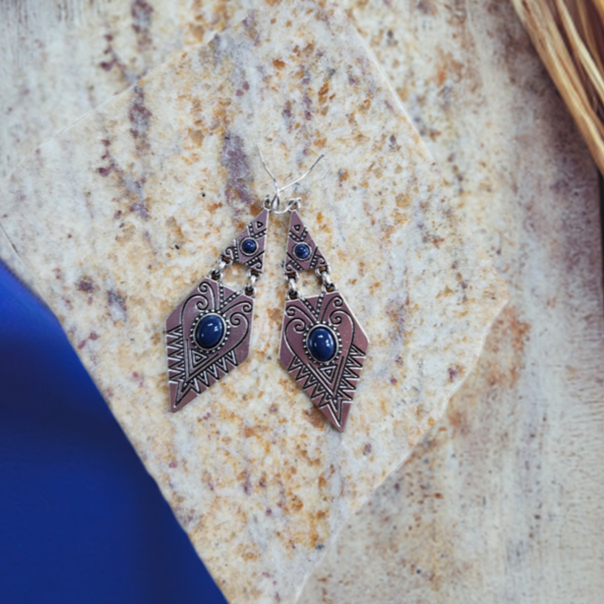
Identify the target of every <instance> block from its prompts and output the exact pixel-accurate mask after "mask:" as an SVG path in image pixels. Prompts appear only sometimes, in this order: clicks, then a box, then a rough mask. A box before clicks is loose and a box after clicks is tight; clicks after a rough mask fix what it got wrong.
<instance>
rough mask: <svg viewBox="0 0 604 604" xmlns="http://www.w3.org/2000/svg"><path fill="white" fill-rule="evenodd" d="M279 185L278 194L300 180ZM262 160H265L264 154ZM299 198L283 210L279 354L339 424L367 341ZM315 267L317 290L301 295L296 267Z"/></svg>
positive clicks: (337, 425) (347, 407)
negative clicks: (284, 295)
mask: <svg viewBox="0 0 604 604" xmlns="http://www.w3.org/2000/svg"><path fill="white" fill-rule="evenodd" d="M322 157H323V156H322V155H321V156H320V157H319V159H317V161H316V162H315V163H314V164H313V166H312V167H311V169H310V170H309V171H308V172H307V173H306V174H305V175H304V176H302V177H301V178H299V179H298V180H296V181H294V182H293V183H290V184H289V185H287V186H286V187H282V188H278V187H277V184H276V180H275V177H274V176H273V175H272V174H271V172H270V171H269V170H268V167H267V166H266V164H264V167H265V169H266V171H267V172H268V173H269V175H270V176H271V177H272V178H273V181H274V182H275V187H276V191H277V193H276V195H275V198H276V205H277V208H278V207H279V205H280V197H279V194H280V193H281V192H282V191H283V190H284V189H286V188H287V187H289V186H291V185H292V184H295V183H297V182H299V181H300V180H302V178H304V177H305V176H307V175H308V174H309V173H310V171H311V170H312V169H313V168H314V167H315V166H316V164H317V163H318V162H319V160H320V159H321V158H322ZM263 163H264V160H263ZM300 203H301V200H300V198H295V199H290V200H289V201H288V202H287V203H286V205H285V209H284V210H283V211H277V212H276V213H281V214H282V213H285V212H290V223H289V234H288V238H287V252H286V258H285V280H286V282H287V283H288V286H289V287H288V293H287V298H286V302H285V311H284V315H283V328H282V332H281V347H280V350H279V359H280V361H281V363H282V364H283V366H284V367H285V368H286V369H287V371H288V372H289V373H290V375H292V377H293V378H294V379H295V380H296V382H298V384H299V385H300V387H301V388H302V389H303V390H304V391H305V392H306V393H307V394H308V396H309V397H310V400H311V401H312V402H313V403H314V404H315V405H316V406H317V407H318V408H319V409H320V410H321V411H322V412H323V414H324V415H325V416H326V417H327V419H328V420H329V421H330V422H331V424H332V425H333V427H334V428H335V429H336V430H338V431H339V432H341V431H343V430H344V426H345V424H346V419H347V417H348V413H349V411H350V406H351V404H352V399H353V397H354V393H355V391H356V386H357V382H358V380H359V378H360V375H361V370H362V368H363V363H364V362H365V358H366V356H367V348H368V346H369V342H368V339H367V336H366V335H365V332H364V331H363V328H362V327H361V325H360V324H359V322H358V321H357V319H356V318H355V316H354V314H353V313H352V311H351V310H350V308H349V306H348V304H347V303H346V301H345V300H344V297H343V296H342V294H340V293H339V292H338V291H337V288H336V286H335V284H334V282H333V281H332V279H331V274H330V269H329V264H328V262H327V260H326V259H325V256H324V255H323V254H322V253H321V251H320V250H319V247H318V246H317V245H316V243H315V242H314V240H313V238H312V237H311V236H310V233H309V232H308V229H307V228H306V226H305V225H304V223H303V222H302V219H301V218H300V215H299V214H298V210H299V207H300ZM305 270H314V271H315V273H316V275H317V277H318V279H319V281H320V283H321V293H320V294H319V295H318V296H312V297H309V298H305V297H304V296H303V295H302V294H301V292H300V291H299V290H298V280H299V276H300V273H301V272H302V271H305Z"/></svg>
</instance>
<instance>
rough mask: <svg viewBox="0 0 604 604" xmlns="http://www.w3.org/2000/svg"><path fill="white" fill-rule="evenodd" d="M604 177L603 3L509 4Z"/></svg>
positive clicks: (545, 0) (537, 0) (549, 0)
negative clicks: (517, 16)
mask: <svg viewBox="0 0 604 604" xmlns="http://www.w3.org/2000/svg"><path fill="white" fill-rule="evenodd" d="M512 3H513V4H514V6H515V8H516V11H517V12H518V14H519V15H520V19H521V20H522V22H523V23H524V26H525V27H526V29H527V31H528V32H529V35H530V36H531V39H532V41H533V44H534V45H535V47H536V49H537V52H538V53H539V55H540V56H541V59H542V60H543V62H544V63H545V66H546V68H547V70H548V71H549V73H550V75H551V77H552V79H553V80H554V82H555V84H556V86H557V87H558V90H559V91H560V94H561V95H562V98H563V99H564V101H565V102H566V104H567V106H568V108H569V109H570V111H571V113H572V115H573V117H574V118H575V121H576V122H577V125H578V126H579V129H580V130H581V133H582V134H583V137H584V138H585V140H586V142H587V145H588V146H589V149H590V151H591V154H592V156H593V158H594V160H595V162H596V164H597V166H598V168H599V170H600V173H601V174H604V122H603V120H604V25H603V24H604V0H512Z"/></svg>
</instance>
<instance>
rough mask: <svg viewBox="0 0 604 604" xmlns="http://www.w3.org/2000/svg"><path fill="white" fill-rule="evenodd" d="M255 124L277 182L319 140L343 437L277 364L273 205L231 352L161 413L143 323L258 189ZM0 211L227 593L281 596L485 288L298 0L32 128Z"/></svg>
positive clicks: (352, 38) (347, 41)
mask: <svg viewBox="0 0 604 604" xmlns="http://www.w3.org/2000/svg"><path fill="white" fill-rule="evenodd" d="M258 142H260V143H261V144H262V147H263V149H264V151H265V155H266V157H267V159H268V161H269V163H270V165H271V166H272V167H273V168H274V170H275V171H276V172H277V174H278V176H279V177H280V178H281V179H282V180H283V181H287V180H288V179H291V178H292V177H295V176H296V175H298V174H299V173H300V172H302V171H303V170H304V168H305V167H307V166H308V165H309V163H310V162H311V161H312V159H314V157H315V156H316V155H317V154H318V153H319V152H324V153H325V154H326V159H325V160H324V161H323V162H322V163H321V165H320V168H317V170H316V171H315V172H314V173H313V175H312V177H311V178H309V179H308V180H307V181H305V182H304V183H303V185H301V186H300V187H299V189H298V192H299V193H300V194H301V195H302V196H303V198H304V200H305V203H304V205H303V214H302V215H303V217H304V220H305V222H306V224H307V225H308V226H309V228H310V229H311V231H312V232H313V235H314V238H315V240H316V241H317V243H319V245H320V246H321V249H322V251H323V253H324V254H325V255H326V256H327V258H328V259H329V260H330V261H331V263H332V269H333V276H334V278H335V279H336V281H337V282H338V284H339V286H340V288H341V290H342V292H343V293H344V294H345V296H346V298H347V300H348V301H349V303H350V305H351V307H352V308H353V309H354V310H355V312H356V315H357V317H358V318H359V320H360V321H361V323H362V324H363V326H364V328H365V330H366V332H367V334H368V335H369V338H370V342H371V344H370V346H371V348H370V355H369V358H368V360H367V362H366V365H365V368H364V371H363V376H362V379H361V382H360V384H359V389H358V390H357V394H356V397H355V402H354V404H353V408H352V411H351V413H350V415H349V418H348V424H347V428H346V431H345V432H344V433H343V434H338V433H337V432H335V431H334V430H332V429H331V428H329V427H328V426H327V425H326V424H325V422H323V421H322V419H321V416H320V414H317V413H316V412H315V411H314V410H313V407H312V405H311V403H310V402H309V401H308V399H307V398H306V396H305V395H304V394H303V393H302V392H300V391H299V390H298V388H297V387H296V385H295V383H294V382H293V380H291V378H290V377H289V376H288V375H287V374H286V373H285V371H283V369H282V368H281V367H280V366H279V364H278V359H277V349H278V342H279V326H280V323H281V313H282V307H283V302H284V298H285V287H284V286H283V281H282V277H281V268H280V262H281V259H282V254H281V253H280V250H282V248H283V245H284V242H285V234H286V218H285V217H281V218H280V219H275V220H273V221H272V222H273V229H272V232H271V233H270V235H269V237H270V239H269V244H268V256H267V266H266V273H265V275H264V276H263V279H262V282H261V286H260V289H259V296H258V299H257V307H256V316H255V327H254V335H253V339H252V346H253V350H254V352H253V354H252V356H251V358H250V360H249V361H248V362H247V363H246V364H245V365H242V366H241V367H240V368H238V369H237V372H236V373H233V374H231V375H229V376H228V377H227V378H226V379H224V380H222V381H221V382H220V383H218V384H216V385H215V386H213V387H212V389H210V390H209V391H208V392H206V393H204V394H203V395H202V397H199V400H197V401H195V402H193V403H191V404H189V405H188V406H187V407H185V408H184V409H183V410H182V411H180V412H179V413H177V414H171V413H170V412H169V403H168V395H167V384H166V356H165V351H164V341H163V340H164V338H163V323H164V321H165V318H166V316H167V315H168V314H169V312H170V311H171V310H172V308H173V307H174V306H175V305H176V304H177V303H178V302H179V301H180V299H181V298H182V296H183V295H184V294H186V293H187V292H188V291H189V290H190V288H191V286H192V285H193V284H194V283H195V282H196V281H198V280H199V279H201V278H202V277H203V276H204V275H205V274H207V272H208V271H209V270H210V269H211V268H212V266H213V264H214V263H215V260H216V258H217V256H218V254H219V252H220V250H221V249H223V248H224V247H225V246H226V245H228V243H229V242H230V240H231V239H232V237H233V236H234V235H236V234H237V232H238V231H239V230H241V228H242V227H243V226H244V225H245V223H246V222H247V221H248V220H249V219H250V218H251V216H252V215H253V214H254V212H255V211H258V209H259V207H260V200H261V198H262V197H263V195H264V194H265V193H267V192H269V191H270V188H271V187H270V182H269V180H268V178H267V177H266V175H265V174H264V173H263V171H262V169H261V165H260V159H259V157H258V154H257V151H256V143H258ZM0 216H1V217H2V224H3V227H4V229H5V231H6V233H7V235H8V238H9V240H10V242H11V243H12V244H13V245H14V246H15V248H16V250H17V251H18V252H19V254H20V257H21V259H22V260H23V262H24V263H25V265H26V266H27V268H28V269H29V270H30V272H31V273H32V274H33V275H35V278H36V283H37V284H38V286H39V288H40V290H41V292H42V294H43V296H44V298H45V299H46V300H47V301H48V303H49V305H50V306H51V308H52V309H53V310H54V312H55V313H56V314H57V316H58V317H59V319H60V320H61V322H62V324H63V326H64V328H65V330H66V332H67V333H68V335H69V337H70V339H71V341H72V343H73V344H74V347H75V348H76V349H77V350H78V353H79V355H80V356H81V358H82V360H83V362H84V364H85V365H86V367H87V368H88V370H89V371H90V373H91V375H92V377H93V378H94V379H95V381H96V383H97V385H98V386H99V388H100V390H101V392H102V393H103V394H104V396H105V398H106V399H107V401H108V403H109V405H110V407H111V408H112V410H113V412H114V413H115V415H116V417H117V419H118V421H119V422H120V423H121V425H122V426H123V428H124V430H125V431H126V433H127V435H128V437H129V438H130V439H131V441H132V442H133V444H134V446H135V447H136V449H137V451H138V452H139V455H140V456H141V457H142V459H143V461H144V463H145V465H146V467H147V468H148V469H149V471H150V472H151V474H152V475H153V476H154V477H155V479H156V480H157V481H158V484H159V486H160V488H161V489H162V492H163V493H164V495H165V497H166V498H167V500H168V501H169V502H170V504H171V505H172V507H173V509H174V511H175V513H176V515H177V517H178V519H179V521H180V522H181V524H182V525H183V527H184V528H185V530H187V532H188V534H189V536H190V538H191V540H192V541H193V544H194V545H195V547H196V549H197V551H198V552H199V553H200V555H201V557H202V558H203V560H204V562H205V563H206V565H207V566H208V569H209V570H210V572H211V573H212V574H213V576H214V577H215V579H216V580H217V582H218V584H219V586H220V587H221V588H222V589H223V591H224V593H225V595H226V596H227V598H229V600H230V601H232V602H250V601H254V602H275V601H281V602H293V601H294V600H295V599H296V597H297V595H298V593H299V591H300V589H301V586H302V584H303V581H304V578H305V576H306V575H307V573H308V572H310V571H311V570H312V569H313V568H314V566H315V565H316V564H317V562H318V561H319V560H320V559H321V558H322V557H323V554H324V552H325V550H326V549H327V548H328V546H329V545H330V543H331V541H332V540H333V537H334V536H335V535H336V534H337V532H338V530H339V529H340V527H341V526H342V525H343V523H344V522H345V521H346V519H347V518H348V517H349V515H350V513H351V512H352V511H354V510H356V509H357V508H358V507H359V506H360V505H361V504H362V503H363V502H364V501H365V500H366V499H367V497H368V496H369V495H370V494H371V493H372V492H373V490H374V489H375V487H376V486H377V485H379V484H380V483H381V482H382V481H383V480H384V478H385V477H386V476H387V475H388V474H389V473H390V472H391V471H392V470H393V469H395V468H396V466H397V465H398V464H399V463H400V462H401V461H402V460H403V459H404V458H405V456H406V455H407V454H408V453H409V451H410V449H411V447H412V446H413V445H414V444H415V443H416V442H417V439H418V438H419V436H420V435H421V434H422V432H424V431H425V430H426V429H427V428H428V427H429V426H431V425H433V424H434V422H435V421H436V420H437V419H438V418H439V417H440V416H441V415H442V413H443V411H444V408H445V405H446V402H447V400H448V398H449V397H450V395H451V393H452V392H454V391H455V390H456V389H457V388H458V387H459V385H460V384H461V383H462V382H463V380H464V379H465V377H466V376H467V374H468V373H469V371H470V370H471V368H472V367H473V365H474V364H475V362H476V359H477V357H478V353H479V351H480V349H481V347H482V343H483V341H484V337H485V335H486V332H487V330H488V328H489V326H490V324H491V322H492V320H493V318H494V317H495V316H496V315H497V313H498V312H499V310H500V309H501V307H502V305H503V303H504V302H505V298H506V296H505V291H504V288H503V286H502V283H501V281H500V280H499V278H498V277H497V275H496V273H495V271H494V269H493V266H492V263H491V262H490V260H489V259H488V258H487V256H486V255H485V254H484V252H483V251H482V250H481V248H480V247H479V246H477V245H476V244H475V243H474V241H473V239H472V238H471V237H469V236H468V232H467V229H466V228H465V227H464V225H463V224H462V223H461V222H460V220H459V218H458V217H457V216H456V213H455V211H454V209H453V208H452V207H451V204H450V203H449V202H448V201H447V199H446V196H445V195H444V193H443V190H442V188H441V184H440V177H439V175H438V173H437V171H436V169H435V167H434V163H433V160H432V158H431V156H430V155H429V153H428V151H427V149H426V148H425V146H424V145H423V143H422V142H421V140H420V138H419V136H418V134H417V132H416V131H415V130H414V129H413V127H412V125H411V122H410V120H409V118H408V117H407V115H406V114H405V112H404V110H403V108H402V106H401V104H400V101H399V99H398V98H397V97H396V95H395V93H394V91H393V90H392V89H391V87H390V86H389V84H388V82H387V81H386V80H385V79H384V77H383V74H382V72H381V70H380V67H379V65H378V64H377V63H376V62H375V59H374V57H373V55H371V53H370V52H369V51H368V49H367V47H366V46H365V44H364V43H363V41H362V39H361V38H360V37H359V36H358V34H357V32H356V30H355V29H354V28H353V27H352V26H351V25H350V23H349V22H348V21H347V20H346V19H345V18H344V17H343V16H342V15H341V14H340V13H337V12H334V11H333V8H332V7H331V6H329V5H328V6H327V7H326V8H321V7H319V6H317V5H316V4H314V3H312V2H310V1H306V0H305V1H301V2H284V3H282V4H279V5H276V6H273V7H272V8H269V7H264V8H263V10H259V11H258V12H254V13H252V14H250V15H249V16H248V17H247V18H246V20H245V21H244V22H243V23H242V24H240V25H238V26H237V27H235V28H234V29H233V30H228V31H226V32H225V33H224V34H222V35H220V36H219V37H216V38H215V39H214V40H213V41H212V42H211V43H210V45H209V46H200V47H195V48H192V49H190V50H189V51H186V52H184V53H181V54H176V55H174V56H173V57H172V59H171V60H170V61H169V62H168V63H166V64H164V65H162V66H161V67H160V68H158V69H157V70H154V71H152V72H151V73H149V74H148V75H147V76H146V77H145V78H144V79H143V80H142V81H140V82H139V83H138V84H137V85H136V86H135V87H134V88H132V89H130V90H128V91H126V92H125V93H124V94H122V95H119V96H118V97H116V98H114V99H112V100H110V101H108V102H106V103H105V104H103V105H102V106H101V107H100V108H99V109H98V110H97V111H95V112H93V113H90V114H88V115H87V116H86V117H84V118H83V119H81V120H80V121H78V122H77V123H76V124H74V125H73V126H71V127H69V128H68V129H66V130H65V131H63V132H62V133H60V134H59V135H57V136H56V137H54V138H52V139H50V140H48V141H47V142H46V143H44V144H43V145H42V146H41V147H39V148H38V149H37V150H36V151H35V152H34V153H33V154H32V155H31V156H30V157H29V158H28V159H27V160H26V161H25V162H23V163H22V164H21V165H20V166H19V167H18V168H17V169H16V170H14V171H13V172H12V174H11V175H10V176H9V177H8V178H7V179H6V180H5V181H3V183H2V186H1V188H0ZM31 241H35V242H36V245H35V246H33V245H29V242H31ZM226 282H227V283H228V282H229V281H228V276H227V279H226Z"/></svg>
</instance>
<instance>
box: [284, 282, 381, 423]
mask: <svg viewBox="0 0 604 604" xmlns="http://www.w3.org/2000/svg"><path fill="white" fill-rule="evenodd" d="M317 327H321V328H322V329H323V330H324V331H326V332H329V334H332V335H331V336H330V337H332V339H333V341H334V344H335V346H334V349H333V356H331V357H330V358H329V359H328V360H326V361H320V360H318V359H317V358H316V357H314V356H313V350H312V345H311V344H309V336H310V334H311V333H312V332H313V330H315V329H316V328H317ZM368 346H369V342H368V340H367V336H366V335H365V332H364V331H363V328H362V327H361V326H360V324H359V323H358V321H357V320H356V318H355V316H354V314H353V313H352V311H351V310H350V308H349V307H348V304H346V301H345V300H344V298H343V296H342V295H341V294H340V293H339V292H332V293H324V294H321V295H319V296H314V297H312V298H306V299H305V298H298V299H295V300H288V301H287V302H286V305H285V315H284V320H283V331H282V336H281V349H280V351H279V358H280V360H281V363H282V364H283V365H284V367H286V369H287V371H288V372H289V373H290V374H291V376H292V377H293V378H294V379H295V380H296V382H298V384H299V385H300V387H301V388H302V389H303V390H304V391H305V392H306V393H307V394H308V396H309V397H310V399H311V400H312V402H313V403H314V404H315V405H316V406H317V407H318V408H319V409H320V410H321V411H322V412H323V414H324V415H325V416H326V417H327V419H328V420H329V421H330V422H331V424H332V425H333V426H334V428H336V430H338V431H340V432H341V431H342V430H344V427H345V424H346V419H347V417H348V413H349V411H350V406H351V404H352V399H353V397H354V394H355V391H356V386H357V382H358V380H359V378H360V375H361V370H362V368H363V363H364V361H365V358H366V356H367V348H368Z"/></svg>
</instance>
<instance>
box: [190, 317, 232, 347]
mask: <svg viewBox="0 0 604 604" xmlns="http://www.w3.org/2000/svg"><path fill="white" fill-rule="evenodd" d="M224 331H225V325H224V320H223V318H222V317H220V316H218V315H206V316H205V317H203V319H201V321H199V323H198V324H197V328H196V329H195V341H196V342H197V344H198V345H199V346H201V348H206V349H209V348H214V347H215V346H218V344H219V343H220V340H222V336H223V335H224Z"/></svg>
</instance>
